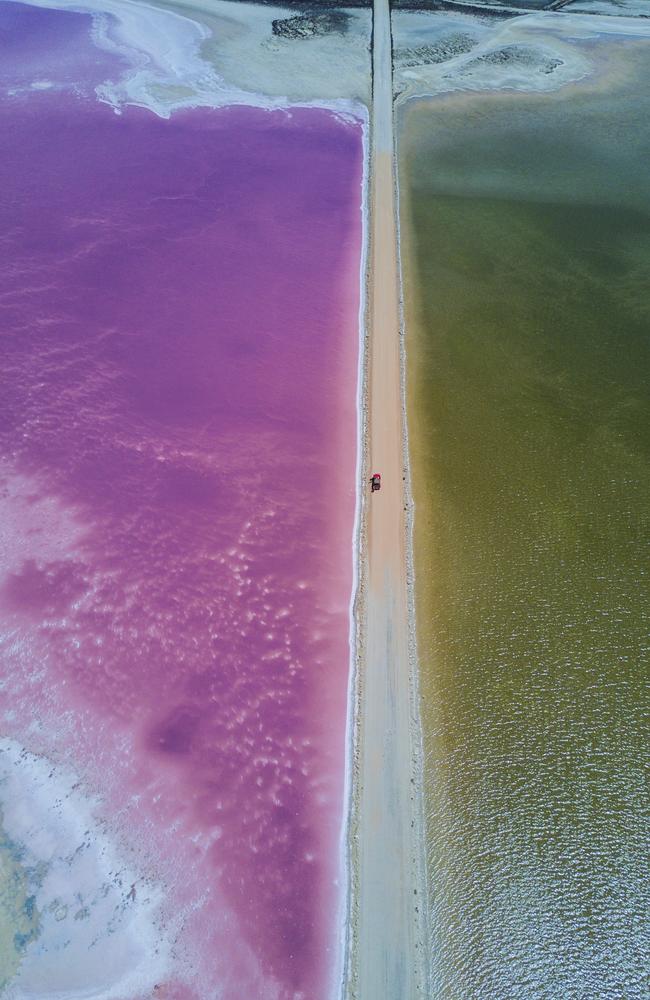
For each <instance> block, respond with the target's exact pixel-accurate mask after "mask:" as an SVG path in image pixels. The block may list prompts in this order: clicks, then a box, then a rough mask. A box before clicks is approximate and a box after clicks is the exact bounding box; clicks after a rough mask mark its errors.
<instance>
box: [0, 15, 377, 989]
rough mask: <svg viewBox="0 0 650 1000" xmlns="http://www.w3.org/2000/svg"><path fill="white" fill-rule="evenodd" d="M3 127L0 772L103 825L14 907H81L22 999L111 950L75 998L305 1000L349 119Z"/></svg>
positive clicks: (336, 647) (338, 525)
mask: <svg viewBox="0 0 650 1000" xmlns="http://www.w3.org/2000/svg"><path fill="white" fill-rule="evenodd" d="M8 10H10V14H7V13H6V12H7V11H8ZM3 17H6V20H5V21H3ZM3 24H4V27H5V31H6V32H7V31H8V33H9V35H10V36H11V33H12V32H14V33H15V34H16V36H17V35H18V34H20V36H21V37H22V38H23V40H24V38H25V37H27V36H26V34H25V33H26V32H28V35H29V38H30V40H31V43H32V50H31V57H32V58H33V59H34V61H35V65H37V64H38V59H39V58H41V57H42V58H45V56H46V54H48V53H49V55H47V58H48V59H49V60H50V63H52V60H53V59H54V57H53V56H52V52H53V51H54V52H55V53H56V51H59V50H58V49H56V46H59V47H60V51H61V52H67V51H68V49H67V48H66V46H69V45H74V46H75V51H76V52H78V53H79V59H80V60H81V62H80V64H79V65H80V66H81V67H82V68H83V73H84V74H85V76H84V79H85V80H86V81H89V80H91V79H93V74H97V73H98V74H99V76H98V79H102V75H101V73H102V72H103V65H102V60H104V61H105V60H106V59H107V58H108V57H107V56H106V55H105V54H101V53H100V54H99V55H98V56H97V60H96V61H93V60H92V59H90V57H89V55H88V53H89V52H90V53H92V52H94V50H93V49H92V46H90V42H89V40H88V25H89V19H88V18H86V17H85V16H82V15H76V14H65V15H61V14H59V13H58V12H54V11H40V10H35V9H31V8H23V7H19V6H17V5H5V4H0V26H2V25H3ZM7 26H8V27H7ZM68 30H69V36H68V35H66V32H67V31H68ZM50 34H51V37H52V38H53V39H55V40H56V46H55V47H54V49H53V47H52V46H49V45H48V44H46V43H47V42H48V38H49V37H50ZM53 45H54V42H53ZM84 46H86V47H85V48H84ZM39 53H41V55H39ZM82 57H83V58H82ZM84 60H85V61H84ZM72 61H73V62H74V60H72ZM55 68H56V67H55ZM48 72H49V74H50V75H51V74H52V72H53V69H52V66H51V65H50V66H48ZM79 72H81V70H79ZM10 73H11V66H9V68H7V67H6V64H5V67H4V68H3V70H2V83H3V88H6V86H7V81H8V79H9V76H10ZM66 74H67V76H66V81H67V80H68V78H69V79H73V78H74V73H73V72H72V71H71V70H70V66H69V65H68V63H66ZM0 127H1V129H2V134H3V136H4V143H3V146H4V152H3V156H2V158H1V159H0V212H1V218H2V230H1V231H2V264H1V269H0V295H1V299H0V302H1V304H2V305H1V307H2V326H1V337H2V341H1V343H2V361H3V364H2V390H1V395H0V480H1V482H0V489H1V494H2V495H1V497H0V513H1V520H2V525H3V527H2V535H1V547H0V631H1V633H2V643H1V645H0V656H1V657H2V666H1V671H2V679H3V684H2V689H1V691H0V719H1V722H2V736H3V738H6V739H7V740H8V741H10V743H11V746H12V747H14V749H15V747H20V748H22V750H21V753H22V757H21V756H20V754H18V755H17V756H16V754H15V753H14V751H13V750H12V751H11V752H9V751H6V752H9V757H8V758H7V759H9V758H11V761H12V766H15V767H16V766H23V764H24V766H25V767H27V768H28V770H29V768H31V771H30V772H29V773H30V774H31V775H32V777H33V776H34V775H35V774H37V772H38V774H40V773H41V772H43V774H45V771H43V767H42V763H43V761H47V767H48V768H49V769H50V770H49V771H48V774H49V775H50V776H51V780H52V782H54V784H53V785H52V788H54V787H55V784H56V782H57V781H63V782H64V785H65V781H68V784H67V785H65V787H66V788H67V789H68V792H66V794H65V795H63V796H62V794H59V799H57V795H56V794H55V793H54V792H52V796H53V798H52V801H53V802H54V801H55V799H56V800H57V801H58V802H59V805H57V806H56V808H57V809H58V808H60V801H59V800H62V798H63V799H65V802H66V803H67V804H66V809H68V807H69V813H70V815H69V816H68V818H67V819H66V823H68V827H66V829H68V828H69V829H73V828H74V829H76V827H75V823H76V822H77V820H76V819H75V818H74V817H75V816H76V813H75V810H77V811H78V808H77V804H76V803H77V802H78V801H79V802H82V803H86V804H87V808H88V814H87V815H88V816H89V817H90V819H89V820H88V822H86V821H85V820H84V822H81V821H80V825H79V831H81V832H80V833H79V838H80V839H79V845H77V844H76V842H75V840H74V837H73V838H72V840H71V841H70V857H71V858H72V857H73V855H74V851H75V850H77V851H81V855H79V854H77V855H74V857H75V858H76V859H77V860H74V861H71V862H70V863H69V865H68V867H67V868H66V864H67V862H66V860H65V858H63V860H61V858H62V857H63V855H62V854H60V852H59V854H60V856H57V857H58V862H56V864H55V859H54V855H53V857H52V858H51V859H50V861H49V862H48V863H49V864H50V865H51V869H48V871H50V876H48V877H49V881H47V880H43V879H42V880H41V882H40V883H38V880H37V882H36V883H35V884H34V885H33V886H31V888H32V889H33V897H34V900H35V903H32V907H33V906H34V905H35V906H36V907H37V908H38V907H41V909H42V910H43V913H46V912H47V913H49V912H50V911H49V910H47V906H50V905H54V904H52V900H54V903H56V902H57V900H58V901H59V904H60V905H59V909H58V910H57V909H56V907H55V908H54V909H53V910H52V911H51V912H53V913H54V912H56V914H59V913H60V912H63V908H64V904H63V903H62V902H61V900H63V899H64V896H65V893H66V892H69V893H71V894H72V895H75V893H76V897H79V898H78V899H77V903H78V908H77V910H75V911H74V913H73V910H72V908H71V904H70V906H68V903H67V902H66V903H65V907H66V912H65V914H64V915H63V916H62V917H60V919H59V916H57V920H59V923H60V925H61V927H63V926H64V925H65V927H66V928H67V930H66V933H65V934H63V935H62V936H61V935H59V937H58V938H56V940H55V939H54V938H51V939H48V936H47V933H46V932H47V926H48V923H47V919H45V917H43V919H42V920H41V924H40V925H39V926H40V928H41V929H40V931H39V930H38V928H37V929H35V930H34V933H33V934H32V936H31V938H30V939H29V940H28V941H25V942H24V943H23V945H22V946H21V947H22V952H21V954H22V959H21V961H22V965H21V968H22V969H23V972H22V973H21V974H22V975H24V976H28V975H31V976H32V979H31V980H29V983H31V982H37V981H38V976H39V975H40V974H41V972H42V971H43V970H45V969H46V968H50V966H52V967H54V968H55V971H56V970H58V971H60V972H61V976H62V980H61V982H62V983H63V986H62V987H61V988H62V989H67V990H68V992H67V993H64V994H63V993H62V994H61V995H65V996H76V995H84V996H85V995H90V993H88V994H86V993H82V992H79V991H80V990H82V989H83V988H86V987H85V986H84V983H83V982H82V983H81V984H80V985H79V984H77V985H74V984H73V985H70V983H68V980H66V979H65V974H64V967H65V965H66V963H67V962H70V963H71V964H76V965H77V967H78V968H79V969H81V968H86V965H85V964H84V963H85V962H86V957H87V955H86V951H88V954H89V955H90V959H88V966H87V968H88V971H87V973H84V974H85V975H87V976H88V977H89V978H88V982H90V981H91V980H92V982H91V985H92V984H93V983H94V982H95V979H97V982H99V981H100V979H101V976H100V972H99V971H98V967H99V965H101V962H100V961H98V962H95V961H94V959H93V955H95V954H97V955H101V948H103V947H104V945H103V944H102V945H101V947H100V945H98V944H97V941H100V939H101V940H103V936H105V935H108V936H109V937H110V935H111V934H114V932H115V933H117V938H115V940H117V939H118V938H119V935H120V934H122V935H123V937H124V941H125V942H126V943H125V944H124V948H123V949H122V951H120V955H121V956H122V957H121V958H120V959H119V961H118V960H117V959H115V961H116V962H117V963H118V965H119V963H120V962H122V965H123V966H124V969H125V970H126V971H125V972H124V976H123V978H122V979H121V980H119V981H117V985H115V983H113V985H112V986H110V987H109V986H106V985H101V984H100V985H101V989H103V990H104V992H101V993H97V994H93V995H101V996H105V997H113V996H115V997H118V998H119V1000H126V998H127V997H140V996H147V997H148V996H152V997H165V998H179V1000H180V998H182V1000H189V998H192V1000H208V998H212V997H215V998H216V997H223V998H224V1000H258V998H259V1000H264V998H269V1000H271V998H273V1000H280V998H282V1000H285V998H286V1000H288V998H292V1000H297V998H304V1000H307V998H309V1000H312V998H313V1000H320V998H325V997H327V996H329V995H330V994H331V992H332V990H333V987H334V985H335V983H334V979H335V977H336V975H337V974H338V971H339V963H340V955H339V940H338V938H339V933H340V927H339V923H340V912H339V907H340V905H341V894H342V892H343V890H344V885H343V873H342V871H341V835H342V823H343V817H344V808H345V803H344V781H345V752H346V732H345V727H346V711H347V688H348V676H349V665H350V650H349V625H350V622H349V605H350V597H351V592H352V586H353V559H352V543H353V529H354V512H355V485H356V434H357V415H356V391H357V362H358V349H359V348H358V323H359V320H358V312H359V283H360V282H359V269H360V252H361V240H362V214H361V199H362V170H363V149H362V126H361V124H360V123H359V122H354V121H352V120H344V119H342V118H341V117H337V116H336V115H335V114H333V113H332V112H329V111H326V110H322V109H315V108H307V109H292V110H291V111H290V112H288V111H273V112H271V111H264V110H259V109H252V108H245V107H238V108H225V109H220V110H197V111H185V112H181V113H177V114H174V115H172V117H171V118H170V119H169V120H162V119H160V118H157V117H156V116H155V115H153V114H152V113H150V112H148V111H145V110H141V109H135V108H129V109H126V110H125V111H124V113H123V114H121V115H116V114H115V113H114V112H113V110H112V109H111V108H110V107H108V106H106V105H103V104H100V103H99V102H98V101H97V100H96V99H95V98H94V96H93V93H92V88H91V87H90V86H89V85H88V86H86V88H85V91H84V90H83V88H79V87H77V88H76V90H74V91H73V90H72V89H71V88H70V87H69V86H68V85H67V83H66V86H64V87H63V86H62V87H61V88H59V89H54V90H48V91H42V92H40V91H39V92H34V93H26V92H23V91H21V92H20V93H19V94H17V95H16V94H14V95H8V94H7V92H6V89H5V91H4V96H3V97H2V99H1V100H0ZM12 753H14V756H13V757H12V756H11V754H12ZM21 761H22V762H23V764H21V763H20V762H21ZM25 762H26V763H25ZM39 768H40V771H39ZM26 773H27V772H26ZM66 775H68V778H65V776H66ZM70 775H73V776H76V778H75V780H74V781H73V779H72V778H70V777H69V776H70ZM61 776H63V777H61ZM46 778H47V775H46V777H45V778H42V779H41V778H39V779H38V781H37V785H38V789H39V790H38V794H37V793H34V795H35V796H36V798H38V801H39V802H40V803H41V806H42V808H43V809H44V810H45V812H46V813H47V815H50V813H49V812H48V809H50V806H49V805H48V804H47V801H46V800H47V796H48V794H49V793H48V785H47V781H46ZM30 780H32V779H31V778H30ZM34 780H36V779H34ZM47 780H50V778H47ZM35 787H36V786H35ZM56 787H59V786H56ZM61 787H63V786H61ZM5 791H6V789H5ZM30 794H31V793H30ZM57 794H58V793H57ZM39 796H40V798H39ZM1 797H2V796H1V795H0V798H1ZM36 798H34V801H36ZM30 801H31V800H30ZM43 803H45V804H43ZM41 806H39V808H41ZM6 808H7V805H6V803H4V804H3V809H5V811H6ZM25 808H27V811H29V808H28V807H25ZM52 808H54V806H52ZM61 808H62V807H61ZM79 808H81V806H80V807H79ZM83 808H86V806H84V807H83ZM24 811H25V810H23V813H24ZM82 811H83V810H82ZM66 815H68V814H67V813H66ZM84 815H85V814H84ZM16 822H18V820H16ZM34 822H35V821H34ZM39 823H40V820H39ZM89 823H90V826H88V824H89ZM93 831H100V832H101V836H102V837H104V838H105V840H106V843H107V844H110V845H111V847H110V850H114V851H115V856H116V857H119V858H122V859H126V860H124V866H125V868H124V871H122V869H120V870H119V871H117V870H116V867H115V865H113V867H111V865H109V864H108V863H107V864H106V872H105V873H104V875H103V876H102V878H103V879H104V881H105V882H106V884H108V882H110V886H111V887H110V890H109V889H107V890H106V892H105V893H104V898H105V897H106V894H107V893H109V894H110V893H112V894H113V895H114V896H115V900H116V902H115V907H114V909H115V912H116V914H117V916H113V917H111V918H110V919H109V918H108V917H106V918H105V917H104V916H103V915H102V912H103V911H102V912H100V909H97V907H100V903H99V902H96V904H95V903H94V902H93V900H99V899H100V896H101V891H100V890H101V886H100V887H99V888H97V887H93V886H92V885H91V883H92V878H93V877H94V876H92V872H94V871H95V870H97V871H100V870H101V871H103V869H102V867H101V864H102V863H103V862H101V863H100V861H97V858H96V857H95V855H97V856H99V855H100V854H101V855H102V857H106V858H107V857H108V856H109V854H108V853H107V852H109V848H108V847H107V848H106V849H104V848H103V847H102V849H101V851H99V849H98V848H97V844H98V843H99V840H98V839H97V838H98V837H99V833H97V832H96V833H94V832H93ZM12 836H13V839H14V840H15V839H16V837H15V834H12ZM71 836H72V835H71ZM93 838H95V843H94V845H93ZM101 843H102V844H103V843H104V841H103V840H102V841H101ZM84 845H85V846H84ZM43 851H45V852H47V848H45V847H44V848H43ZM93 851H95V854H94V855H93V853H92V852H93ZM84 852H86V853H85V854H84ZM102 852H104V853H103V854H102ZM109 853H110V852H109ZM91 855H92V857H93V858H95V860H94V861H93V862H92V864H91V862H90V861H88V865H87V866H86V868H84V870H83V877H82V876H81V875H79V876H78V869H79V862H78V857H87V858H89V859H90V858H91ZM66 857H67V855H66ZM111 857H112V855H111ZM46 860H47V859H46ZM84 864H85V862H84ZM57 865H58V869H57V871H58V874H57V879H58V881H56V879H54V874H56V873H54V869H55V868H56V866H57ZM93 866H94V867H93ZM32 867H33V865H32ZM127 867H128V871H129V872H130V873H135V875H134V876H133V877H131V875H129V877H128V878H127V877H126V874H125V872H126V869H127ZM91 869H92V871H91ZM30 871H31V869H30ZM66 871H67V872H68V874H67V875H66V874H65V872H66ZM53 873H54V874H53ZM89 873H90V874H89ZM107 873H108V874H107ZM77 877H79V878H81V882H82V883H83V884H82V887H81V888H80V889H77V888H75V885H74V884H73V883H74V882H75V879H76V878H77ZM29 878H32V876H31V875H30V876H29ZM28 880H29V879H28ZM55 882H56V884H57V885H58V884H59V883H60V884H61V885H62V888H60V889H56V891H55V889H53V888H52V886H53V885H54V883H55ZM48 893H50V896H51V899H50V896H48ZM52 893H54V895H52ZM57 893H58V895H57ZM82 897H83V898H82ZM91 897H92V898H91ZM111 898H112V897H111ZM48 900H49V902H48ZM143 900H144V902H143ZM46 904H47V905H46ZM75 905H76V904H75ZM95 905H96V909H95V910H93V906H95ZM138 907H141V911H140V910H138ZM142 907H144V909H142ZM43 908H44V909H43ZM136 911H137V912H136ZM78 914H82V916H79V915H78ZM48 919H49V918H48ZM111 919H112V920H113V921H114V925H113V926H112V925H111ZM88 920H90V921H91V923H92V921H93V920H95V923H96V927H95V929H94V931H93V934H90V935H89V936H88V941H89V942H90V943H89V944H88V946H87V947H86V944H85V943H84V942H85V939H84V940H83V941H82V940H81V938H79V940H78V941H77V942H76V944H75V935H76V934H78V933H80V932H79V930H78V929H79V928H80V927H81V926H82V924H83V921H88ZM138 921H140V923H138ZM145 925H146V927H147V928H148V930H147V931H146V934H149V935H150V937H149V938H147V940H148V941H149V944H148V945H147V948H146V949H145V951H146V952H147V954H146V955H144V957H143V955H141V954H140V951H139V950H138V948H139V945H138V940H137V939H138V935H141V934H145V931H140V930H138V928H140V926H142V927H145ZM35 926H36V925H35ZM59 930H60V928H59V929H58V930H57V933H59ZM95 932H96V933H95ZM66 935H67V936H66ZM145 936H146V935H145ZM68 940H69V942H71V943H69V944H66V943H65V942H66V941H68ZM120 940H122V939H121V938H120ZM142 940H144V938H142ZM80 942H81V943H80ZM93 942H94V943H93ZM100 944H101V941H100ZM106 947H108V945H107V946H106ZM111 947H113V944H111ZM120 947H122V946H121V945H120ZM75 948H76V951H75ZM92 948H95V952H92ZM124 949H126V950H124ZM129 949H130V950H129ZM141 950H142V949H141ZM154 951H156V954H157V955H158V958H156V959H155V961H154V957H153V952H154ZM81 952H83V956H84V957H83V961H82V959H80V958H79V955H80V954H81ZM127 953H128V954H127ZM107 954H108V953H107ZM124 955H126V956H127V957H126V958H124ZM68 956H70V957H68ZM72 956H74V957H72ZM129 956H131V957H129ZM149 960H150V961H151V963H152V968H153V966H154V965H155V966H156V968H157V969H159V970H160V975H159V977H158V978H156V980H155V982H153V979H152V976H153V973H151V975H149V973H148V971H147V967H146V966H147V962H148V961H149ZM111 961H113V960H112V959H111ZM39 962H40V963H41V966H40V967H39ZM48 962H49V963H50V965H48V964H47V963H48ZM129 963H131V964H132V965H133V969H131V968H130V965H129ZM156 963H158V964H157V965H156ZM109 964H110V963H109ZM95 966H97V968H95ZM39 968H40V969H41V972H39ZM120 968H121V966H120ZM25 970H27V971H25ZM134 970H135V972H134ZM136 972H137V975H136ZM131 973H133V975H131ZM129 976H131V978H129ZM93 977H95V978H93ZM97 977H99V978H97ZM82 978H83V977H82ZM17 982H18V985H17V986H16V987H15V990H16V992H15V994H10V995H12V996H13V995H15V996H16V997H20V996H23V995H25V996H27V995H29V996H39V995H41V994H39V993H38V992H37V990H35V987H33V988H32V993H28V992H27V986H28V985H29V983H27V980H25V982H26V983H27V985H25V986H21V981H20V980H17ZM66 983H68V985H67V986H66V985H65V984H66ZM21 989H23V992H22V993H21V992H20V990H21ZM111 989H113V992H111V991H110V990H111ZM115 991H117V992H115ZM42 995H43V996H45V995H46V994H45V993H43V994H42ZM57 995H58V994H57Z"/></svg>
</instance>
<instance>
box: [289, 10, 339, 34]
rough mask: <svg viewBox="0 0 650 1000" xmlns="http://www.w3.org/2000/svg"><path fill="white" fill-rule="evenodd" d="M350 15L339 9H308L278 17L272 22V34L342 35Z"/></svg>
mask: <svg viewBox="0 0 650 1000" xmlns="http://www.w3.org/2000/svg"><path fill="white" fill-rule="evenodd" d="M349 22H350V15H349V14H348V13H347V12H346V11H344V10H339V9H325V10H310V11H306V12H305V13H304V14H296V16H295V17H286V18H278V19H277V20H275V21H273V22H272V27H273V34H274V35H277V36H278V37H280V38H313V37H314V36H316V35H331V34H333V33H335V34H339V35H344V34H345V33H346V32H347V30H348V26H349Z"/></svg>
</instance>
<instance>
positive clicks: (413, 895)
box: [347, 0, 427, 1000]
mask: <svg viewBox="0 0 650 1000" xmlns="http://www.w3.org/2000/svg"><path fill="white" fill-rule="evenodd" d="M371 148H372V159H371V200H370V255H369V265H370V267H369V283H368V319H369V324H370V328H369V332H370V335H369V342H368V352H367V371H366V379H367V384H366V406H367V433H366V442H365V445H366V461H369V462H370V463H371V467H368V465H366V467H365V469H364V472H365V474H366V479H367V476H368V475H369V474H370V473H371V472H375V471H377V472H380V473H381V475H382V488H381V491H380V492H379V493H375V494H374V495H373V496H372V497H370V495H369V493H368V492H366V494H365V502H364V510H363V517H362V529H363V531H362V534H363V536H365V537H362V566H361V570H360V579H361V582H362V590H361V594H360V599H359V604H358V607H357V616H358V621H359V623H360V626H361V627H360V663H359V668H360V669H359V675H358V686H357V689H358V699H359V702H358V716H357V727H356V755H355V802H354V806H353V814H352V822H351V845H350V847H351V861H352V868H353V872H354V875H353V885H352V892H351V926H350V948H351V951H350V956H349V964H348V975H347V996H348V998H350V1000H352V998H354V1000H412V998H416V997H419V998H423V997H426V996H427V989H426V962H425V946H424V937H425V934H424V910H425V905H424V897H423V882H422V877H421V876H422V870H423V866H422V856H423V846H422V824H421V822H420V805H419V799H418V786H419V777H420V776H419V749H420V741H419V727H418V723H417V713H414V711H413V706H414V703H415V702H414V698H413V692H414V690H415V689H416V680H415V677H414V676H412V671H414V669H415V664H414V662H413V657H412V656H410V655H409V652H410V648H411V644H410V630H409V601H408V587H407V565H408V561H409V560H408V551H407V549H408V545H407V539H408V534H407V518H406V514H405V510H406V508H407V506H408V503H409V500H408V490H407V486H408V480H407V478H406V477H407V475H408V473H407V467H406V466H407V459H406V453H405V448H404V440H405V439H404V409H403V400H402V386H401V376H402V363H401V362H402V359H401V342H400V281H399V265H398V249H397V223H396V199H395V178H394V164H393V107H392V71H391V39H390V14H389V8H388V0H375V4H374V36H373V117H372V147H371Z"/></svg>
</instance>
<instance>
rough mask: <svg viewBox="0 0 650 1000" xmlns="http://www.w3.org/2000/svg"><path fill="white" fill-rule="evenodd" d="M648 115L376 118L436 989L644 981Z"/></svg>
mask: <svg viewBox="0 0 650 1000" xmlns="http://www.w3.org/2000/svg"><path fill="white" fill-rule="evenodd" d="M641 82H642V83H644V85H645V81H641ZM639 92H640V93H642V94H643V93H644V92H645V93H647V90H645V91H644V90H643V88H640V89H639ZM649 112H650V103H649V102H648V99H647V98H646V97H645V96H642V97H639V96H638V93H636V91H635V90H634V89H633V88H628V89H625V88H622V89H619V90H615V91H613V92H611V93H609V94H604V93H603V92H600V93H592V94H587V93H584V94H581V93H580V92H577V93H576V92H575V91H574V93H573V95H572V96H571V98H570V99H567V98H564V99H563V98H562V96H561V95H560V96H555V97H551V98H549V97H546V98H542V97H532V96H526V97H513V96H511V95H490V96H485V95H484V96H478V95H477V96H475V97H472V96H469V97H468V96H467V95H465V96H463V97H462V99H460V98H458V99H457V98H446V99H439V100H437V101H430V102H426V103H425V102H422V103H419V104H411V105H410V108H409V110H408V111H407V112H406V113H405V114H404V115H403V118H402V122H401V125H402V131H401V141H402V144H401V175H400V176H401V194H402V227H403V236H404V244H405V272H406V273H405V292H406V301H407V303H408V304H409V305H408V308H407V353H408V410H409V428H410V441H411V459H412V463H413V475H414V494H415V502H416V521H415V553H416V582H417V616H418V641H419V653H420V669H421V691H422V715H423V728H424V749H425V803H426V822H427V864H428V879H429V893H430V900H429V907H430V912H429V916H430V928H431V942H430V948H431V961H432V969H433V991H432V993H433V996H434V997H435V998H443V997H444V998H450V1000H453V998H472V1000H473V998H477V1000H487V998H490V1000H496V998H517V1000H520V998H524V1000H528V998H531V1000H532V998H535V1000H537V998H539V1000H541V998H544V1000H546V998H548V1000H559V998H562V1000H564V998H571V1000H572V998H576V1000H577V998H585V1000H587V998H589V1000H591V998H596V997H598V998H612V1000H614V998H625V1000H633V998H637V997H638V998H641V997H645V996H647V993H646V990H647V985H648V983H647V967H648V966H647V959H648V950H649V945H650V939H649V936H648V925H647V912H648V906H649V903H650V891H649V888H648V887H649V884H650V883H649V875H650V870H649V865H648V840H647V816H648V809H647V797H646V787H645V785H644V777H647V769H648V763H649V760H648V751H647V735H648V720H649V717H650V703H649V698H648V686H647V677H648V671H647V648H648V616H647V609H648V596H649V595H648V589H647V565H648V531H647V529H648V521H649V514H650V507H649V502H648V497H649V496H650V464H649V455H650V442H649V435H648V428H649V427H650V392H649V383H648V372H649V371H650V367H649V366H650V281H649V275H650V177H649V175H648V170H647V159H646V157H647V155H648V149H649V147H650V125H649V124H648V123H649V122H650V114H649Z"/></svg>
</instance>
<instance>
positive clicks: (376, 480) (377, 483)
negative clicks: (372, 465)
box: [370, 472, 381, 493]
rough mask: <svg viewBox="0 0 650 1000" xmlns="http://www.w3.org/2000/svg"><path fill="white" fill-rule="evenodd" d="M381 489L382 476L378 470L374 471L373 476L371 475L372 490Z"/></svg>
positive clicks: (372, 491)
mask: <svg viewBox="0 0 650 1000" xmlns="http://www.w3.org/2000/svg"><path fill="white" fill-rule="evenodd" d="M380 489H381V476H380V475H379V473H378V472H373V474H372V476H371V477H370V492H371V493H374V492H375V490H380Z"/></svg>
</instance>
